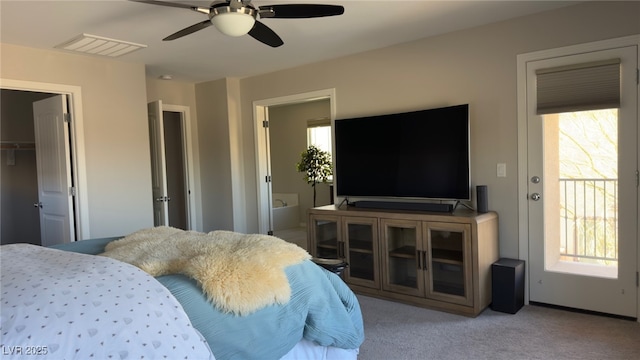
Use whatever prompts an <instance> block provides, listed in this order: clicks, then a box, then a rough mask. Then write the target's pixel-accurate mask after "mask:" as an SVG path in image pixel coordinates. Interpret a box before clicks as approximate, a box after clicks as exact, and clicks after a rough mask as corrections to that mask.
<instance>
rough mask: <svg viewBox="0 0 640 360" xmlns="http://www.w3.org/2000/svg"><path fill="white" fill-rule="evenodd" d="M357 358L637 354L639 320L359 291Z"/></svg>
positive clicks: (584, 357)
mask: <svg viewBox="0 0 640 360" xmlns="http://www.w3.org/2000/svg"><path fill="white" fill-rule="evenodd" d="M358 299H359V301H360V305H361V308H362V313H363V316H364V329H365V336H366V339H365V341H364V343H363V344H362V346H361V347H360V355H359V357H358V358H359V359H360V360H378V359H381V360H383V359H384V360H386V359H394V360H414V359H439V360H440V359H456V360H458V359H492V360H494V359H509V360H512V359H545V360H550V359H580V360H587V359H597V360H604V359H607V360H609V359H611V360H613V359H616V360H618V359H620V360H622V359H634V360H635V359H640V323H638V322H635V321H630V320H621V319H614V318H609V317H604V316H597V315H588V314H582V313H576V312H571V311H566V310H558V309H552V308H547V307H541V306H525V307H524V308H522V309H521V310H520V311H519V312H518V313H517V314H515V315H512V314H506V313H501V312H496V311H493V310H491V309H486V310H485V311H484V312H483V313H481V314H480V315H479V316H478V317H477V318H468V317H464V316H459V315H453V314H449V313H445V312H440V311H435V310H428V309H423V308H419V307H414V306H410V305H404V304H400V303H395V302H390V301H385V300H379V299H375V298H371V297H367V296H362V295H358Z"/></svg>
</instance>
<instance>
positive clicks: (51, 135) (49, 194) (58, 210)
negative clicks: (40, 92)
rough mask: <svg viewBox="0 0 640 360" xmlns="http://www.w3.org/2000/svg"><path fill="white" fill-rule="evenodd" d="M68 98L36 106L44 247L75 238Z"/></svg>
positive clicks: (34, 114) (48, 99)
mask: <svg viewBox="0 0 640 360" xmlns="http://www.w3.org/2000/svg"><path fill="white" fill-rule="evenodd" d="M67 114H68V113H67V99H66V96H65V95H56V96H53V97H50V98H47V99H44V100H40V101H36V102H34V103H33V121H34V129H35V139H36V163H37V165H36V166H37V171H38V202H37V203H36V204H35V206H37V207H38V208H39V211H40V233H41V242H42V245H43V246H50V245H55V244H63V243H68V242H70V241H71V240H74V239H75V229H74V218H73V213H72V209H73V193H74V189H73V184H72V180H71V166H70V164H69V162H70V148H69V141H68V139H69V123H68V122H66V121H65V116H67Z"/></svg>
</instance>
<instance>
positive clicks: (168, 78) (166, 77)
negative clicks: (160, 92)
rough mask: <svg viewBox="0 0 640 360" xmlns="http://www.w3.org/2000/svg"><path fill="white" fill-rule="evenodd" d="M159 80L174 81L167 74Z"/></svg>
mask: <svg viewBox="0 0 640 360" xmlns="http://www.w3.org/2000/svg"><path fill="white" fill-rule="evenodd" d="M159 78H160V80H172V79H173V76H171V75H169V74H165V75H160V76H159Z"/></svg>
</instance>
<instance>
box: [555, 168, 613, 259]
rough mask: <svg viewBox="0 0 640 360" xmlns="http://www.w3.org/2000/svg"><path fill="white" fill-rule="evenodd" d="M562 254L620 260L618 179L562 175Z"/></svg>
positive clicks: (568, 256) (574, 257) (581, 257)
mask: <svg viewBox="0 0 640 360" xmlns="http://www.w3.org/2000/svg"><path fill="white" fill-rule="evenodd" d="M559 190H560V206H561V210H560V217H561V220H560V221H561V224H560V228H561V244H560V253H561V256H563V258H564V259H565V260H567V261H575V262H584V263H597V264H603V265H615V264H617V261H618V210H617V209H618V180H617V179H560V189H559Z"/></svg>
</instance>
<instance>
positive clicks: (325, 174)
mask: <svg viewBox="0 0 640 360" xmlns="http://www.w3.org/2000/svg"><path fill="white" fill-rule="evenodd" d="M296 168H297V169H298V172H302V173H304V180H305V181H306V182H307V184H311V187H313V207H316V184H318V183H326V182H328V180H329V177H330V176H331V175H332V174H333V167H332V165H331V154H329V153H328V152H326V151H323V150H320V149H319V148H318V147H316V146H314V145H309V147H308V148H307V150H305V151H303V152H302V153H301V154H300V162H299V163H297V164H296Z"/></svg>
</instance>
